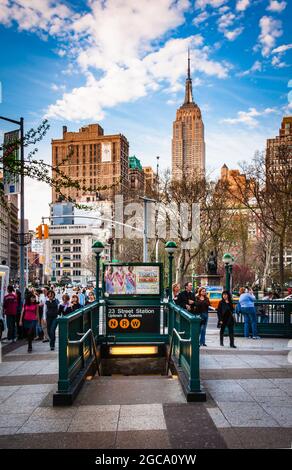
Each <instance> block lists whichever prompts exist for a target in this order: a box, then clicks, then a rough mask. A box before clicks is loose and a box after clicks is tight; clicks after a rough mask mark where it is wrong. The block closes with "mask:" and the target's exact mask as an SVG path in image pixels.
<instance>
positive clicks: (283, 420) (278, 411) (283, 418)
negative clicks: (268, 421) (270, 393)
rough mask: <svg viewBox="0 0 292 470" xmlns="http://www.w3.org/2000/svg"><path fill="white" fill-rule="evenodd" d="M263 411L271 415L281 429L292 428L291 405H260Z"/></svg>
mask: <svg viewBox="0 0 292 470" xmlns="http://www.w3.org/2000/svg"><path fill="white" fill-rule="evenodd" d="M262 407H263V408H264V410H265V411H266V412H267V413H268V414H269V415H271V416H272V417H273V418H274V419H275V420H276V421H277V422H278V423H279V425H280V426H282V427H292V403H291V404H290V405H288V406H287V405H286V406H283V405H280V404H279V405H271V404H270V403H268V404H267V403H264V404H262Z"/></svg>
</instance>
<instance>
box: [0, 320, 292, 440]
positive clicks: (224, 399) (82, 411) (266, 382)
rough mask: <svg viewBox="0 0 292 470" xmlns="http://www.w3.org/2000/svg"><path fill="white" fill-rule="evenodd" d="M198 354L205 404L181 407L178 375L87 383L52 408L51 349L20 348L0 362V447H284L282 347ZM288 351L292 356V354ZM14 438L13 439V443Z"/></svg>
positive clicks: (289, 393) (288, 370)
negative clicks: (70, 402)
mask: <svg viewBox="0 0 292 470" xmlns="http://www.w3.org/2000/svg"><path fill="white" fill-rule="evenodd" d="M218 343H219V338H218V330H216V329H212V327H211V328H210V329H209V331H208V334H207V344H208V347H207V348H202V349H201V351H200V353H201V379H202V383H203V386H204V387H205V389H206V391H207V396H208V398H207V402H206V403H193V404H190V403H186V401H185V397H184V395H183V393H182V390H181V387H180V384H179V382H178V380H177V378H176V377H173V378H168V377H161V376H149V377H148V376H132V377H123V376H113V377H95V378H93V379H92V380H88V381H86V383H85V384H84V386H83V389H82V390H81V392H80V394H79V396H78V398H77V400H76V401H75V403H74V406H72V407H62V408H53V407H52V394H53V392H54V391H55V389H56V383H57V372H58V368H57V351H50V350H49V347H48V344H43V343H40V342H35V343H34V346H33V347H34V351H33V353H32V354H31V355H28V354H27V353H26V346H25V345H24V346H20V347H18V348H17V349H14V350H12V351H10V352H9V353H7V354H5V352H4V356H3V363H2V364H0V448H95V449H96V448H99V449H102V448H105V449H106V448H117V449H118V448H123V449H127V448H160V449H163V448H172V449H179V448H188V449H191V448H192V449H199V448H226V447H227V448H291V442H292V363H291V362H290V363H289V362H288V352H289V349H288V341H287V340H282V339H262V340H256V341H255V340H251V339H250V340H247V339H244V338H236V344H237V346H238V349H230V348H229V347H228V341H227V339H225V343H226V346H225V347H223V348H222V347H220V346H218ZM290 350H291V349H290ZM12 437H13V438H12Z"/></svg>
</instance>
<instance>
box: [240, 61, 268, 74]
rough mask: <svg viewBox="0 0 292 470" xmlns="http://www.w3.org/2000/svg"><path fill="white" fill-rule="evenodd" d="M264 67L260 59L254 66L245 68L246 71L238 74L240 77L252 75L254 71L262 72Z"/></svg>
mask: <svg viewBox="0 0 292 470" xmlns="http://www.w3.org/2000/svg"><path fill="white" fill-rule="evenodd" d="M262 69H263V65H262V63H261V62H260V61H259V60H256V61H255V62H254V64H253V65H252V67H251V68H250V69H248V70H245V71H244V72H240V73H238V74H237V75H238V76H239V77H245V76H246V75H250V74H251V73H253V72H261V71H262Z"/></svg>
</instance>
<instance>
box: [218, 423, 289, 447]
mask: <svg viewBox="0 0 292 470" xmlns="http://www.w3.org/2000/svg"><path fill="white" fill-rule="evenodd" d="M220 433H221V434H222V436H223V437H224V439H225V441H226V442H227V445H228V447H229V448H235V449H240V448H242V449H291V442H292V429H288V428H280V427H278V428H259V427H256V428H250V427H247V428H231V429H227V428H226V429H220Z"/></svg>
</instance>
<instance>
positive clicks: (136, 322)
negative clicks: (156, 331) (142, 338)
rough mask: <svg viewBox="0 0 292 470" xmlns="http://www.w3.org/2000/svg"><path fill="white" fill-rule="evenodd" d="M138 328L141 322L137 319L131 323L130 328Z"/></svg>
mask: <svg viewBox="0 0 292 470" xmlns="http://www.w3.org/2000/svg"><path fill="white" fill-rule="evenodd" d="M140 326H141V322H140V320H138V319H137V318H135V319H133V320H132V321H131V327H132V328H134V329H135V330H136V329H137V328H140Z"/></svg>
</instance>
